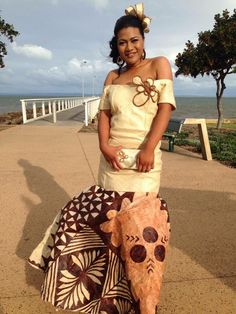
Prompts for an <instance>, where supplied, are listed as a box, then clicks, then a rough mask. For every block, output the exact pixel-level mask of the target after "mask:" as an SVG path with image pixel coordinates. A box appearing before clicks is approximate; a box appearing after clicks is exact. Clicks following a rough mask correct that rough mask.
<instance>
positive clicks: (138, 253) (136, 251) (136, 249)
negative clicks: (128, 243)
mask: <svg viewBox="0 0 236 314" xmlns="http://www.w3.org/2000/svg"><path fill="white" fill-rule="evenodd" d="M130 257H131V258H132V260H133V261H134V262H135V263H142V262H144V261H145V259H146V257H147V251H146V249H145V247H144V246H143V245H140V244H137V245H135V246H133V247H132V249H131V250H130Z"/></svg>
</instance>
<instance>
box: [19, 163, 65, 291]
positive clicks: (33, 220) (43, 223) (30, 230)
mask: <svg viewBox="0 0 236 314" xmlns="http://www.w3.org/2000/svg"><path fill="white" fill-rule="evenodd" d="M18 164H19V165H20V166H21V167H22V168H23V171H24V176H25V178H26V181H27V185H28V188H29V190H30V191H31V192H32V193H34V194H35V195H37V196H38V198H39V201H38V203H37V204H35V203H33V202H32V201H31V200H30V199H29V198H27V197H25V196H22V199H23V201H24V203H25V208H27V209H28V211H29V214H28V216H27V218H26V222H25V225H24V228H23V231H22V237H21V239H20V241H19V243H18V245H17V249H16V255H17V256H18V257H20V258H22V259H24V260H25V261H26V260H27V259H28V257H29V256H30V254H31V253H32V251H33V249H34V248H35V247H36V246H37V245H38V243H39V242H40V241H41V240H42V237H43V235H44V233H45V231H46V229H47V227H48V226H49V225H50V224H51V223H52V221H53V219H54V218H55V216H56V214H57V212H58V210H60V208H61V207H62V206H63V205H64V204H66V203H67V201H68V200H69V199H70V196H69V195H68V194H67V193H66V192H65V191H64V190H63V189H62V188H61V187H60V186H59V185H58V184H57V182H56V181H55V180H54V178H53V176H52V175H51V174H50V173H48V172H47V171H46V170H45V169H43V168H41V167H38V166H35V165H33V164H31V163H30V162H29V161H27V160H24V159H21V160H19V161H18ZM25 271H26V282H27V284H29V285H33V286H35V287H36V288H37V289H39V288H40V285H41V284H42V274H41V272H40V271H38V270H36V269H33V268H32V267H31V266H29V265H28V263H27V262H26V266H25Z"/></svg>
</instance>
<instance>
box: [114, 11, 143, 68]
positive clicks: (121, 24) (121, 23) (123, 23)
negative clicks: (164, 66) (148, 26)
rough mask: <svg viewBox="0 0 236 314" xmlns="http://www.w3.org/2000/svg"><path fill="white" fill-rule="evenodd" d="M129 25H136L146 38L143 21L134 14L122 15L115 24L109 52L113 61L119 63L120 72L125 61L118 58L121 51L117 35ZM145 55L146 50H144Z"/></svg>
mask: <svg viewBox="0 0 236 314" xmlns="http://www.w3.org/2000/svg"><path fill="white" fill-rule="evenodd" d="M127 27H136V28H138V29H139V32H140V34H141V35H142V37H143V38H144V31H143V26H142V22H141V21H140V20H139V19H138V18H137V17H135V16H133V15H124V16H121V17H120V18H119V19H118V20H117V21H116V24H115V28H114V36H113V37H112V39H111V40H110V42H109V44H110V48H111V52H110V54H109V57H111V58H112V62H113V63H116V64H118V66H119V70H118V72H119V74H120V72H121V68H122V66H123V65H124V62H123V63H120V62H118V61H119V60H118V58H119V52H118V47H117V35H118V33H119V31H120V30H121V29H123V28H127ZM144 55H146V54H145V51H144Z"/></svg>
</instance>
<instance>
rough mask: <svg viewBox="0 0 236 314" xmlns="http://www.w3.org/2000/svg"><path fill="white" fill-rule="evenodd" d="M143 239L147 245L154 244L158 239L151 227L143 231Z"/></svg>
mask: <svg viewBox="0 0 236 314" xmlns="http://www.w3.org/2000/svg"><path fill="white" fill-rule="evenodd" d="M143 238H144V240H145V241H146V242H148V243H155V242H156V241H157V239H158V233H157V231H156V230H155V229H154V228H153V227H146V228H144V229H143Z"/></svg>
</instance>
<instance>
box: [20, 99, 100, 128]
mask: <svg viewBox="0 0 236 314" xmlns="http://www.w3.org/2000/svg"><path fill="white" fill-rule="evenodd" d="M99 100H100V97H85V98H82V97H65V98H36V99H21V100H20V101H21V107H22V116H23V123H24V124H25V123H28V122H32V121H35V120H39V119H42V118H45V117H48V116H52V117H53V123H56V121H57V113H58V112H62V111H65V110H70V109H73V108H75V107H78V106H84V109H85V121H84V122H85V125H88V122H89V121H91V120H92V119H93V118H94V116H95V115H96V113H97V111H98V104H99Z"/></svg>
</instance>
